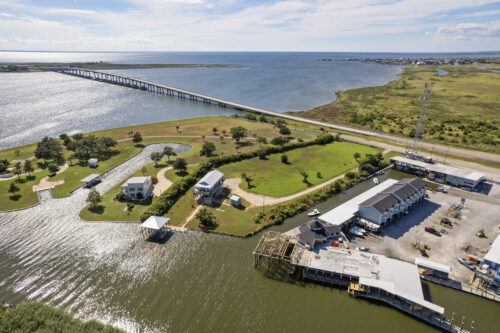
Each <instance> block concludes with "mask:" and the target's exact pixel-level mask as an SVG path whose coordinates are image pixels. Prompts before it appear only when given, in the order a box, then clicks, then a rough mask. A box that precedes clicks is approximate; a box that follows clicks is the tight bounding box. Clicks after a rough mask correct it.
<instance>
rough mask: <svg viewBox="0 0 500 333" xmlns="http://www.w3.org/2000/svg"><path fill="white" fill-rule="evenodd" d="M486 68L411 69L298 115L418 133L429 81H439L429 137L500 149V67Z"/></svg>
mask: <svg viewBox="0 0 500 333" xmlns="http://www.w3.org/2000/svg"><path fill="white" fill-rule="evenodd" d="M482 66H485V65H484V64H482ZM486 66H487V68H486V69H478V65H477V64H474V65H462V66H443V69H444V70H445V71H448V75H445V76H438V74H437V68H438V66H418V67H407V68H405V69H404V70H403V72H402V73H401V74H400V76H401V79H399V80H395V81H392V82H390V83H388V84H386V85H384V86H379V87H367V88H360V89H351V90H346V91H341V92H338V93H337V97H338V98H337V100H336V101H335V102H333V103H331V104H328V105H324V106H320V107H317V108H314V109H312V110H309V111H305V112H299V113H298V115H299V116H303V117H307V118H312V119H318V120H322V121H327V122H335V123H346V124H350V125H355V126H357V127H362V128H368V129H371V130H375V131H380V132H384V133H389V134H393V135H398V136H402V137H413V136H414V131H415V126H416V124H417V121H418V116H419V112H420V107H421V102H420V101H419V96H420V95H421V94H422V89H423V83H424V82H427V83H433V84H434V86H433V88H432V93H431V96H432V99H431V101H430V102H428V103H427V108H426V118H425V133H424V139H425V140H426V141H430V142H437V143H443V144H452V145H455V146H462V147H466V148H471V149H478V150H483V151H490V152H496V153H500V94H499V93H498V92H499V91H500V74H498V73H494V72H492V71H491V69H493V68H496V69H499V68H498V67H499V66H498V65H486Z"/></svg>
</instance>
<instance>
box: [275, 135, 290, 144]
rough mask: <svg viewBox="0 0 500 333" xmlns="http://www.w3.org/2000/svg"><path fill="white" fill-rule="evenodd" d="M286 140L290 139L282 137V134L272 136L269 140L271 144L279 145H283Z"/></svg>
mask: <svg viewBox="0 0 500 333" xmlns="http://www.w3.org/2000/svg"><path fill="white" fill-rule="evenodd" d="M288 141H290V139H288V138H287V137H282V136H277V137H275V138H273V139H272V140H271V143H272V144H273V145H279V146H282V145H284V144H285V143H288Z"/></svg>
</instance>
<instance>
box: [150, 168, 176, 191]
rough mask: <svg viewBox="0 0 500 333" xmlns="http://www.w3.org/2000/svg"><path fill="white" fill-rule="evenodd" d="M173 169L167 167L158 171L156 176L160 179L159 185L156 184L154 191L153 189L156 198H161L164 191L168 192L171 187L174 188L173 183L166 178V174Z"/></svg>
mask: <svg viewBox="0 0 500 333" xmlns="http://www.w3.org/2000/svg"><path fill="white" fill-rule="evenodd" d="M171 169H172V167H171V166H169V167H166V168H163V169H161V170H160V171H158V173H157V174H156V178H157V179H158V183H156V184H155V186H154V189H153V194H154V195H155V197H159V196H160V194H162V193H163V192H164V191H166V190H167V189H168V188H169V187H170V186H172V184H173V183H172V181H171V180H170V179H167V178H166V177H165V172H167V171H168V170H171Z"/></svg>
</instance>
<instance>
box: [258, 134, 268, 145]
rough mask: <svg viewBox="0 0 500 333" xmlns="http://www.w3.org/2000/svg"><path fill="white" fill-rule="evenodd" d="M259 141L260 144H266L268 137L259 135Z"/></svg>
mask: <svg viewBox="0 0 500 333" xmlns="http://www.w3.org/2000/svg"><path fill="white" fill-rule="evenodd" d="M257 142H258V143H259V144H261V145H262V144H266V143H267V139H266V138H265V137H263V136H259V137H258V138H257Z"/></svg>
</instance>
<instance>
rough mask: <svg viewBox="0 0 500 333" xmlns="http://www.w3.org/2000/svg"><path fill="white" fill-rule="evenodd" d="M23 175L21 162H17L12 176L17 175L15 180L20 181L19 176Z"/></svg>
mask: <svg viewBox="0 0 500 333" xmlns="http://www.w3.org/2000/svg"><path fill="white" fill-rule="evenodd" d="M22 173H23V167H22V166H21V162H17V163H16V165H15V166H14V174H15V175H17V180H19V179H21V178H20V176H21V174H22Z"/></svg>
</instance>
